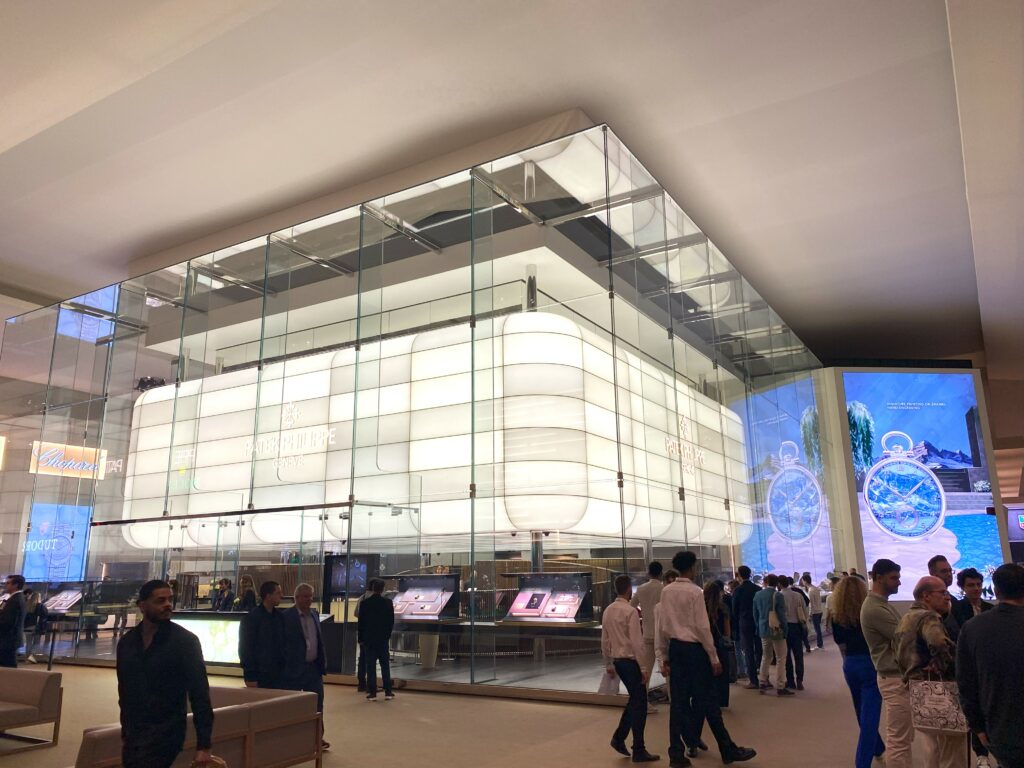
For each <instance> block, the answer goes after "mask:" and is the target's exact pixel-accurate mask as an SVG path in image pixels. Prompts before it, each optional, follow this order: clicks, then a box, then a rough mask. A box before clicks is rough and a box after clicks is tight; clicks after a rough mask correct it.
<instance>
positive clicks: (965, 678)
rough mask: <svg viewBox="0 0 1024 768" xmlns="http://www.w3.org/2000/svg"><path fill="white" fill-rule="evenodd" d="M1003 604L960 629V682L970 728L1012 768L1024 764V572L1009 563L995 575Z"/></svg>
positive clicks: (958, 649)
mask: <svg viewBox="0 0 1024 768" xmlns="http://www.w3.org/2000/svg"><path fill="white" fill-rule="evenodd" d="M992 583H993V584H994V585H995V588H996V597H998V598H999V605H997V606H996V607H995V608H993V609H992V610H990V611H986V612H985V613H982V614H981V615H979V616H975V617H974V618H972V619H971V620H970V621H968V622H966V623H965V624H964V626H963V628H962V629H961V630H960V638H959V640H958V641H957V649H956V682H957V685H958V687H959V688H960V705H961V706H962V707H963V710H964V715H965V716H966V717H967V725H968V726H970V729H971V731H972V732H973V733H975V734H977V736H978V740H979V741H980V742H981V743H982V744H983V745H984V746H985V747H987V748H988V749H989V751H990V752H992V754H993V755H994V756H995V757H996V759H998V760H999V764H1000V765H1003V766H1006V767H1007V768H1021V766H1024V729H1022V728H1021V716H1020V702H1021V699H1022V698H1024V654H1021V638H1022V637H1024V568H1022V567H1021V566H1019V565H1014V564H1012V563H1006V564H1005V565H1001V566H999V567H998V568H996V571H995V573H993V574H992Z"/></svg>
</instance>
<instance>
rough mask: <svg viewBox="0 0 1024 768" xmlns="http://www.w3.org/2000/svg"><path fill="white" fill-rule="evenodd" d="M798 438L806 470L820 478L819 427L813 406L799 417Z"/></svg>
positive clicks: (808, 407)
mask: <svg viewBox="0 0 1024 768" xmlns="http://www.w3.org/2000/svg"><path fill="white" fill-rule="evenodd" d="M800 437H801V440H802V442H803V444H804V456H805V457H806V461H807V468H808V469H809V470H810V471H811V472H813V473H814V474H816V475H818V476H819V477H820V476H821V471H822V461H821V427H820V426H819V424H818V409H817V408H816V407H815V406H813V405H808V406H807V407H806V408H804V412H803V414H801V416H800Z"/></svg>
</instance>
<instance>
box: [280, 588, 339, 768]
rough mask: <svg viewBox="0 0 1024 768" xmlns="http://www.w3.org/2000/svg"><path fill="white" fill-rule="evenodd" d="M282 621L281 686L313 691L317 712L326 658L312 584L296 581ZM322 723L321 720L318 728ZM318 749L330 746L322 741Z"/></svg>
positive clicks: (322, 687) (320, 701)
mask: <svg viewBox="0 0 1024 768" xmlns="http://www.w3.org/2000/svg"><path fill="white" fill-rule="evenodd" d="M282 623H283V624H284V674H283V676H282V681H281V687H282V688H286V689H287V690H289V691H308V692H309V693H315V694H316V711H317V712H320V713H321V716H322V715H323V711H324V675H325V674H327V658H326V656H325V655H324V641H323V636H322V635H321V633H320V614H319V613H317V610H316V609H315V608H313V587H312V586H311V585H310V584H299V586H297V587H296V588H295V605H294V606H292V607H291V608H288V609H287V610H286V611H284V613H283V614H282ZM322 727H323V723H322V722H321V728H322ZM322 736H323V734H321V743H320V747H321V749H324V750H327V749H330V747H331V745H330V744H328V743H327V742H326V741H323V738H322Z"/></svg>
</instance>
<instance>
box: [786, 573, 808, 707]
mask: <svg viewBox="0 0 1024 768" xmlns="http://www.w3.org/2000/svg"><path fill="white" fill-rule="evenodd" d="M783 580H785V581H783ZM779 586H780V587H781V588H782V599H783V600H784V601H785V603H786V622H787V624H786V648H787V649H788V651H789V652H788V653H787V654H786V687H787V688H790V689H792V688H796V689H797V690H798V691H802V690H803V689H804V628H805V627H806V626H807V603H805V602H804V597H803V595H802V594H801V593H799V592H797V591H796V590H795V589H793V580H792V579H790V578H789V577H788V576H780V577H779ZM794 672H795V673H796V677H795V679H794Z"/></svg>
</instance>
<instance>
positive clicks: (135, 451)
mask: <svg viewBox="0 0 1024 768" xmlns="http://www.w3.org/2000/svg"><path fill="white" fill-rule="evenodd" d="M818 367H819V366H818V362H817V361H816V360H815V358H814V357H813V355H811V353H810V352H808V350H807V349H806V348H805V347H804V346H803V345H802V343H801V342H800V341H799V339H797V338H796V336H795V335H794V334H793V333H792V331H791V330H789V328H788V327H787V326H786V325H785V324H784V323H783V321H782V320H781V319H780V318H779V317H778V316H777V315H776V314H775V312H773V311H772V309H771V308H770V307H769V306H768V305H767V303H766V302H765V301H764V300H763V299H762V298H761V297H760V296H759V295H758V293H757V292H756V291H755V290H754V289H753V288H752V287H751V286H750V285H749V283H747V281H746V280H744V279H743V277H742V276H741V275H740V274H739V273H738V272H737V271H736V270H735V268H734V267H733V266H732V265H731V264H730V262H729V260H728V259H727V257H726V256H725V255H724V254H722V253H721V251H719V249H718V248H717V247H716V246H715V245H714V243H712V242H711V241H710V239H709V238H708V237H707V235H706V234H705V233H703V232H702V231H701V230H700V229H699V227H698V226H697V225H696V224H695V223H694V222H693V221H692V220H691V219H690V218H689V217H688V216H687V215H686V214H685V213H684V212H683V211H682V210H681V209H680V207H679V206H678V205H677V204H676V203H675V202H674V201H673V200H672V199H671V198H670V197H669V196H668V195H667V194H666V193H665V191H664V190H663V189H662V188H661V186H660V185H659V184H658V182H657V180H656V179H655V178H654V176H653V175H652V174H651V173H649V172H648V171H647V169H645V168H644V167H643V165H642V164H641V163H640V162H639V160H637V158H635V157H634V156H633V155H632V154H631V153H630V152H629V150H628V149H627V148H626V147H625V146H624V145H623V144H622V143H621V142H620V141H619V140H618V139H617V138H616V136H615V135H614V134H613V133H612V132H611V131H610V130H609V129H608V128H607V127H605V126H600V127H597V128H593V129H590V130H587V131H584V132H581V133H577V134H573V135H570V136H566V137H563V138H561V139H558V140H556V141H552V142H549V143H546V144H544V145H541V146H538V147H533V148H529V149H524V150H523V151H521V152H518V153H516V154H514V155H510V156H508V157H503V158H499V159H495V160H493V161H491V162H488V163H484V164H482V165H480V166H477V167H474V168H471V169H467V170H465V171H462V172H460V173H456V174H453V175H451V176H448V177H445V178H441V179H436V180H434V181H432V182H429V183H427V184H423V185H421V186H418V187H415V188H413V189H408V190H402V191H398V192H396V193H394V194H392V195H387V196H385V197H382V198H380V199H377V200H371V201H367V202H365V203H363V204H362V205H359V206H356V207H353V208H350V209H346V210H343V211H339V212H337V213H333V214H331V215H329V216H325V217H322V218H320V219H316V220H313V221H308V222H304V223H298V224H296V225H295V226H292V227H289V228H287V229H284V230H282V231H279V232H272V233H268V234H267V235H266V236H263V237H260V238H257V239H254V240H251V241H249V242H246V243H240V244H238V245H236V246H234V247H231V248H226V249H223V250H220V251H217V252H215V253H210V254H205V255H202V256H199V257H197V258H194V259H192V260H191V261H188V262H185V263H182V264H178V265H174V266H171V267H167V268H166V269H163V270H160V271H159V272H155V273H153V274H149V275H144V276H142V277H139V278H135V279H132V280H129V281H127V282H125V283H123V284H121V285H117V286H111V287H109V288H105V289H101V290H98V291H95V292H94V293H91V294H88V295H85V296H80V297H77V298H75V299H71V300H68V301H66V302H63V303H62V304H60V305H59V306H55V307H48V308H45V309H41V310H38V311H36V312H32V313H29V314H27V315H23V316H21V317H18V318H14V319H12V320H9V321H8V324H7V328H6V331H5V334H4V340H3V348H2V353H0V374H2V379H0V407H2V409H3V410H2V413H0V418H2V423H0V439H5V444H6V451H5V453H6V456H5V457H4V459H3V462H4V463H3V464H2V465H0V466H2V474H0V498H2V499H3V505H2V512H0V534H2V539H0V571H17V570H24V571H25V574H26V577H27V578H28V580H29V581H30V582H31V583H32V584H33V585H35V586H36V587H37V588H38V589H39V591H40V592H42V593H43V594H44V595H45V596H47V597H49V596H53V595H59V594H60V593H61V592H66V593H67V596H66V600H67V601H71V604H70V606H69V607H68V615H69V620H68V621H67V622H65V623H64V624H63V625H61V628H62V632H61V633H59V635H58V636H57V637H56V638H55V647H56V648H57V649H58V651H59V653H61V654H64V655H73V656H78V657H86V658H103V657H110V656H111V654H112V651H113V645H114V641H115V640H116V638H117V636H118V635H119V634H120V632H121V631H123V629H124V627H125V626H131V625H132V624H133V623H134V621H135V614H134V610H133V609H132V608H131V602H130V601H131V595H132V592H133V590H134V589H136V588H137V586H138V584H139V583H140V582H141V581H143V580H145V579H148V578H153V577H162V578H169V579H173V580H174V585H175V588H176V594H177V604H178V609H179V611H181V612H183V613H182V614H181V615H183V616H186V618H187V615H186V613H185V612H189V611H201V610H208V609H211V608H212V607H213V604H214V601H215V600H219V596H218V595H217V594H216V592H215V590H214V588H215V585H216V583H217V582H218V581H219V580H220V579H223V578H227V579H230V580H231V582H232V587H231V592H232V594H233V597H234V600H233V601H230V603H229V605H228V606H227V607H228V608H233V609H235V612H238V611H241V610H242V609H244V608H245V607H247V606H248V605H250V604H251V600H252V590H253V589H254V588H258V585H259V583H260V582H262V581H264V580H267V579H274V580H277V581H279V582H281V583H282V585H283V586H284V587H285V591H286V593H287V592H290V591H291V590H292V589H293V588H294V587H295V585H297V584H298V583H300V582H309V583H311V584H312V585H313V586H314V589H315V591H316V592H317V596H318V599H319V600H320V601H321V603H322V606H323V608H324V610H325V611H326V612H328V613H330V614H331V616H332V617H333V621H332V624H333V626H332V627H331V629H330V631H329V632H328V634H327V637H328V638H329V644H330V650H331V653H330V654H329V657H330V662H329V663H330V665H331V669H332V671H335V672H339V673H346V674H351V673H353V671H354V667H355V658H354V648H355V642H354V631H353V630H354V624H353V622H354V621H355V617H354V607H355V600H356V599H357V598H358V596H359V595H360V594H362V592H363V590H364V589H365V585H366V582H367V580H368V579H369V578H371V577H374V576H378V577H382V578H384V579H385V581H386V583H387V591H388V594H389V595H391V596H392V598H393V599H394V601H395V605H396V612H397V613H398V625H397V631H396V634H395V637H394V639H393V643H392V652H393V655H394V665H395V674H396V675H397V676H398V677H401V678H406V679H410V680H414V679H424V680H433V681H442V682H456V683H476V684H486V685H500V686H524V687H530V688H541V689H556V690H572V691H587V692H591V691H594V690H596V683H597V678H598V674H599V669H600V662H599V637H600V615H601V609H602V607H604V606H605V605H607V604H608V603H609V602H610V601H611V599H612V597H611V588H610V584H611V581H612V579H613V577H614V576H615V575H616V574H618V573H624V572H625V573H630V574H636V575H638V576H639V574H641V573H643V571H644V570H645V567H646V562H647V561H649V560H650V559H652V558H657V559H661V560H663V561H666V564H667V562H668V561H669V560H670V559H671V556H672V554H673V553H674V552H676V551H678V550H680V549H684V548H688V549H693V550H694V551H696V552H697V553H698V555H699V557H700V568H701V578H718V577H723V578H728V577H730V576H731V574H732V572H733V571H734V569H735V567H736V566H737V565H739V563H740V561H741V559H742V560H746V561H747V562H748V563H749V564H750V565H751V566H752V567H753V568H754V569H755V571H757V572H759V573H763V572H765V571H767V570H769V569H776V570H779V571H780V572H789V571H790V570H793V571H796V570H800V571H803V570H810V571H812V573H813V574H814V576H815V580H818V579H820V578H822V577H824V576H825V572H826V571H827V570H830V569H831V568H832V567H833V565H834V564H835V559H836V556H835V554H834V552H835V540H836V533H835V531H834V530H833V526H832V525H831V524H830V522H829V514H828V513H829V500H828V498H827V496H828V493H827V491H823V490H822V488H823V487H826V488H827V487H828V484H823V483H822V480H823V478H822V475H823V473H824V467H823V465H822V462H821V461H820V456H821V450H820V448H819V447H818V446H817V443H816V442H815V441H816V437H815V434H816V427H815V423H816V422H815V413H816V402H817V400H816V397H817V395H816V389H815V386H816V385H815V378H814V371H815V370H816V369H817V368H818ZM801 483H803V485H801ZM798 486H799V487H798ZM815 488H817V490H815ZM76 592H79V593H81V594H80V595H78V596H77V597H76V594H75V593H76ZM220 607H224V606H220ZM211 642H212V641H211ZM222 651H223V649H220V650H213V647H212V646H211V653H214V652H215V653H218V654H219V653H221V652H222ZM228 655H230V649H228Z"/></svg>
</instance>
